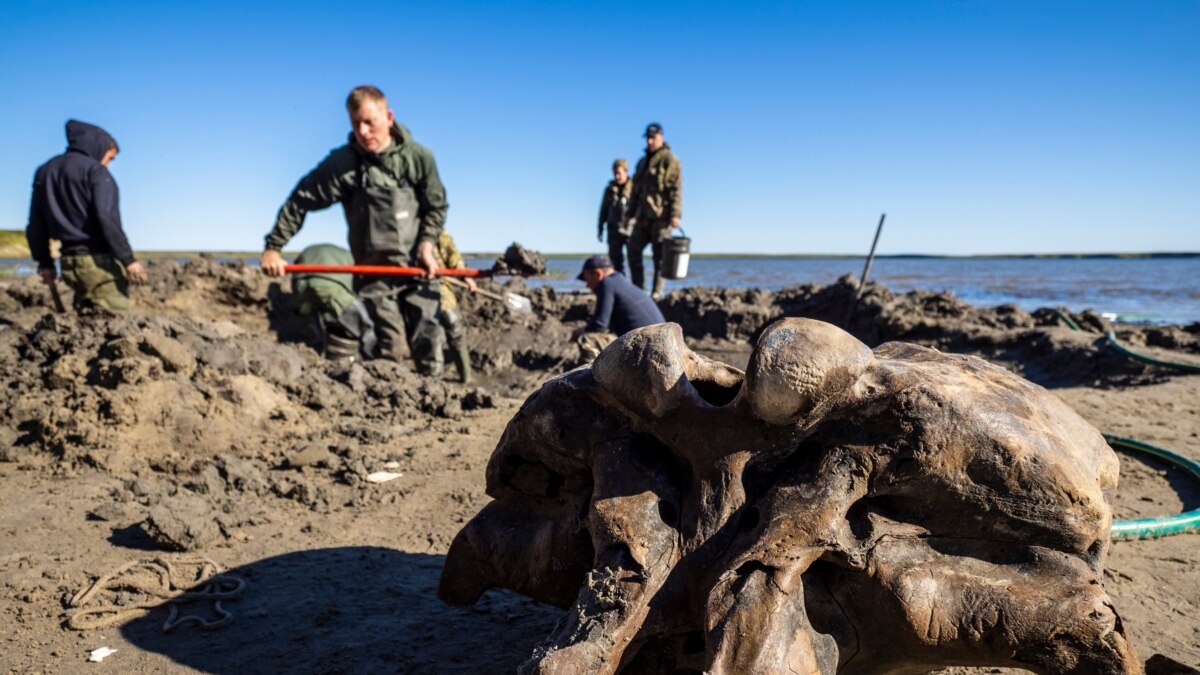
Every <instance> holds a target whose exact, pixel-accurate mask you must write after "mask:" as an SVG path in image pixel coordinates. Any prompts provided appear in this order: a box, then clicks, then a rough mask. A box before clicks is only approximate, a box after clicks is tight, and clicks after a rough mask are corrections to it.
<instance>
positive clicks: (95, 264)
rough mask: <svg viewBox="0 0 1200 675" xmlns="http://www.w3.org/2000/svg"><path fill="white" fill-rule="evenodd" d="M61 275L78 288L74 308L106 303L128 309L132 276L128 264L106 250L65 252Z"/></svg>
mask: <svg viewBox="0 0 1200 675" xmlns="http://www.w3.org/2000/svg"><path fill="white" fill-rule="evenodd" d="M61 264H62V279H63V281H64V282H65V283H66V284H67V285H68V286H70V287H71V290H72V291H74V292H75V300H74V302H73V304H74V305H75V309H77V310H79V309H83V308H84V307H103V308H104V309H107V310H110V311H113V312H128V311H129V277H127V276H126V275H125V266H124V265H122V264H121V262H120V261H119V260H117V259H116V258H114V257H112V256H111V255H109V254H107V253H83V254H77V255H76V254H72V255H64V256H63V257H62V260H61Z"/></svg>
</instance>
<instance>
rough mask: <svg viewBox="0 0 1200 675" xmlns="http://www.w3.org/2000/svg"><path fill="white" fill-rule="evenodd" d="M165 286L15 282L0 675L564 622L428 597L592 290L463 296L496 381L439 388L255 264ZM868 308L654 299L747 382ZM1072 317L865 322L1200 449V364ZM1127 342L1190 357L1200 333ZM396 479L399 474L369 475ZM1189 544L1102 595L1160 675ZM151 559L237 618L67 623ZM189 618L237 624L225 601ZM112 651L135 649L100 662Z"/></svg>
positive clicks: (1188, 571)
mask: <svg viewBox="0 0 1200 675" xmlns="http://www.w3.org/2000/svg"><path fill="white" fill-rule="evenodd" d="M150 272H151V275H152V280H153V281H152V283H151V285H150V286H149V287H146V288H139V289H135V294H134V301H135V311H134V313H133V314H132V315H130V316H127V317H112V316H104V315H84V316H75V315H74V314H67V315H57V314H55V313H54V312H53V311H52V310H51V309H50V301H49V296H48V294H47V293H46V291H45V289H44V287H42V286H41V285H40V284H39V283H38V282H37V281H36V280H33V279H6V280H0V381H2V382H3V384H4V386H3V387H2V388H0V391H2V392H3V393H2V394H0V397H3V404H2V405H0V495H3V496H2V497H0V542H3V543H2V544H0V584H2V587H0V672H17V673H26V672H45V673H56V672H84V671H90V672H122V673H151V672H209V673H241V672H252V671H261V672H320V673H368V672H464V673H465V672H472V673H474V672H510V671H512V669H513V668H514V667H515V665H516V664H517V663H519V662H520V661H521V660H523V659H524V658H525V657H526V656H527V655H528V654H529V652H530V650H531V648H532V647H533V645H534V644H535V643H536V642H537V641H538V640H539V639H540V638H541V637H543V636H544V635H545V634H546V633H548V632H549V630H550V628H551V626H552V625H553V623H554V620H555V618H556V616H557V614H558V611H557V610H555V609H554V608H551V607H546V606H543V605H539V604H537V603H534V602H532V601H530V600H527V599H525V598H522V597H520V596H517V595H515V594H512V593H508V592H490V593H488V594H487V595H486V596H485V599H484V600H483V601H482V602H481V603H480V604H478V605H477V606H475V607H473V608H471V609H468V610H462V609H455V608H450V607H447V606H445V605H443V604H442V603H441V602H440V601H438V599H437V598H436V595H435V593H434V591H435V588H436V585H437V579H438V574H439V572H440V567H441V562H442V559H443V555H444V553H445V551H446V549H447V547H448V545H449V543H450V541H451V539H452V538H453V536H454V535H455V533H456V532H457V531H458V528H459V527H461V525H462V523H464V522H465V521H466V520H467V519H469V518H470V517H471V516H472V515H474V513H475V512H477V511H478V509H479V508H481V507H482V505H484V504H485V503H487V501H488V500H489V498H488V497H487V495H486V494H484V492H483V483H484V479H483V473H484V467H485V466H486V463H487V460H488V457H489V455H490V453H491V450H492V448H493V447H494V445H495V442H496V440H497V439H498V437H499V435H500V433H501V431H502V430H503V428H504V425H505V424H506V423H507V421H508V419H509V418H510V417H511V416H512V415H513V413H514V412H515V411H516V409H517V407H518V406H519V405H520V402H521V401H522V400H523V399H524V398H525V397H526V396H528V395H529V394H530V393H531V392H532V391H533V390H534V389H536V387H537V386H538V384H539V383H540V382H542V381H543V380H545V379H546V378H548V377H551V376H553V375H555V374H558V373H561V372H563V371H564V370H565V369H567V368H569V367H570V365H571V362H572V360H573V359H574V356H575V350H574V348H573V347H571V346H570V345H569V344H568V342H567V338H568V336H569V334H570V331H571V329H572V328H573V327H574V326H576V325H579V322H581V321H583V320H584V319H585V318H586V317H587V315H588V312H589V308H590V299H589V298H588V297H587V296H585V295H581V294H558V293H555V292H553V291H552V290H549V289H537V290H530V289H526V288H523V287H522V285H521V284H520V282H512V283H511V288H512V289H514V290H517V291H518V292H522V293H525V294H527V295H529V296H530V297H531V298H532V299H533V301H534V305H535V308H536V311H535V312H534V313H533V314H530V315H516V314H509V313H508V312H506V311H505V310H504V309H503V307H502V306H500V305H499V304H498V303H493V302H491V301H489V300H486V299H482V298H479V297H470V298H467V299H465V301H464V307H465V312H466V315H467V318H468V325H469V326H470V331H471V332H470V338H469V339H470V341H471V344H472V360H473V362H474V365H475V368H476V370H477V372H478V376H477V381H476V382H475V383H473V384H472V385H470V386H465V387H464V386H462V385H460V384H458V383H456V382H454V381H453V379H452V377H453V376H452V374H451V369H448V370H447V379H446V380H444V381H441V382H434V381H429V380H423V379H421V378H419V377H417V376H416V375H415V374H413V373H412V372H411V370H410V369H409V367H408V366H407V365H405V364H394V363H390V362H381V361H372V362H366V363H357V364H352V365H338V364H330V363H326V362H325V361H323V360H322V359H321V358H320V357H319V356H318V354H317V353H316V352H314V351H313V350H312V348H311V347H310V346H309V345H308V344H307V342H306V341H307V340H308V339H309V337H310V336H309V331H308V329H307V327H306V326H305V324H304V323H303V322H302V321H300V320H298V319H297V318H296V317H295V316H294V315H293V314H292V311H291V296H290V294H289V293H288V290H287V288H286V286H281V285H280V284H279V283H278V282H272V281H270V280H268V279H266V278H264V277H263V276H261V275H260V274H259V272H258V271H257V270H256V269H254V268H251V267H245V266H240V265H221V264H217V263H215V262H213V261H211V260H206V259H197V260H194V261H192V262H189V263H178V262H172V261H164V262H155V263H153V264H152V265H151V267H150ZM489 283H491V282H489ZM852 293H853V280H852V279H842V280H838V281H836V282H834V283H830V284H828V285H824V286H817V285H806V286H796V287H793V288H789V289H786V290H784V291H781V292H779V293H770V292H766V291H754V290H730V289H686V290H683V291H677V292H675V293H672V294H671V295H670V296H668V297H667V298H666V299H665V300H664V301H663V302H662V306H663V310H664V313H665V315H666V316H667V318H668V319H669V320H672V321H676V322H678V323H680V324H681V325H682V326H683V328H684V331H685V335H687V337H688V339H689V341H690V342H691V343H692V344H693V345H694V346H695V347H696V348H697V349H699V350H701V351H703V352H704V353H706V354H708V355H709V356H712V357H714V358H718V359H721V360H723V361H726V362H728V363H731V364H733V365H736V366H739V367H741V366H743V365H744V363H745V360H746V358H747V357H748V355H749V351H750V344H751V343H752V341H753V340H754V339H755V337H756V336H757V335H758V334H759V333H760V332H761V331H762V329H763V328H764V327H765V326H766V325H767V324H768V323H769V322H770V321H772V320H774V319H775V318H778V317H780V316H807V317H812V318H817V319H823V320H827V321H831V322H833V323H838V324H841V323H842V322H843V321H844V319H845V314H846V311H847V308H848V306H849V302H850V298H851V297H852ZM65 295H66V296H67V297H66V298H65V299H66V300H67V302H68V304H69V303H70V298H69V293H67V294H65ZM1070 316H1071V318H1072V319H1073V320H1074V321H1075V322H1076V323H1077V324H1078V325H1079V326H1080V327H1081V329H1082V330H1072V329H1071V328H1069V327H1067V325H1066V322H1065V321H1064V319H1063V316H1062V315H1060V314H1058V313H1056V312H1054V311H1053V310H1050V309H1046V310H1039V311H1038V312H1034V313H1032V314H1031V313H1027V312H1024V311H1022V310H1019V309H1017V308H1015V307H997V308H978V307H972V306H970V305H967V304H965V303H963V302H961V301H959V300H957V299H956V298H954V297H953V296H950V295H948V294H944V293H921V292H914V293H908V294H895V293H892V292H891V291H889V290H888V289H886V288H883V287H880V286H876V285H868V287H867V289H866V292H865V293H864V295H863V298H862V299H861V301H860V303H859V305H858V309H857V311H856V312H855V314H854V316H853V318H852V320H851V322H850V324H849V325H850V328H851V331H852V332H853V333H854V334H855V335H857V336H858V337H859V338H860V339H862V340H864V341H865V342H867V343H868V344H870V345H872V346H875V345H877V344H880V343H881V342H885V341H889V340H905V341H912V342H918V343H921V344H925V345H929V346H934V347H937V348H939V349H942V350H944V351H954V352H963V353H971V354H977V355H980V356H983V357H985V358H988V359H991V360H994V361H997V362H999V363H1001V364H1003V365H1005V366H1006V367H1009V368H1010V369H1012V370H1014V371H1015V372H1018V373H1019V374H1021V375H1023V376H1025V377H1027V378H1029V379H1031V380H1033V381H1034V382H1037V383H1038V384H1041V385H1043V386H1045V387H1047V388H1050V389H1051V390H1052V391H1053V392H1054V393H1055V394H1057V395H1058V396H1060V397H1062V398H1063V399H1064V400H1065V401H1067V402H1068V403H1069V404H1070V405H1071V406H1072V407H1074V408H1075V409H1076V410H1077V411H1079V412H1080V414H1082V415H1083V416H1084V417H1085V418H1086V419H1088V420H1089V421H1091V422H1092V423H1093V424H1094V425H1096V426H1097V427H1098V428H1099V429H1101V430H1102V431H1106V432H1110V433H1115V434H1119V435H1123V436H1132V437H1136V438H1140V439H1143V440H1145V441H1148V442H1151V443H1155V444H1159V445H1162V446H1165V447H1168V448H1171V449H1173V450H1175V451H1177V452H1180V453H1182V454H1185V455H1188V456H1190V457H1193V458H1200V375H1180V374H1173V373H1170V372H1168V371H1163V370H1160V369H1157V368H1154V367H1152V366H1145V365H1142V364H1138V363H1136V362H1132V361H1129V360H1128V359H1126V358H1124V357H1122V356H1120V355H1118V354H1116V353H1115V352H1114V351H1112V350H1111V349H1109V348H1107V347H1106V345H1105V341H1104V335H1103V332H1104V330H1106V329H1107V328H1108V326H1106V325H1105V324H1104V322H1103V320H1102V319H1101V318H1100V317H1098V316H1095V315H1091V314H1087V313H1084V314H1075V315H1070ZM1117 333H1118V335H1119V336H1120V337H1121V339H1122V340H1123V341H1124V342H1125V343H1127V344H1128V345H1130V346H1131V347H1135V348H1137V349H1139V350H1144V351H1147V352H1153V353H1155V354H1158V355H1160V356H1167V355H1170V356H1171V357H1172V358H1179V359H1190V360H1192V361H1193V362H1200V326H1197V325H1192V326H1175V327H1157V328H1146V327H1140V328H1139V327H1129V326H1118V327H1117ZM1121 460H1122V474H1121V487H1120V490H1119V493H1118V495H1117V499H1116V504H1115V508H1116V514H1117V517H1118V518H1134V517H1146V516H1152V515H1159V514H1166V513H1175V512H1179V511H1180V510H1184V509H1193V508H1197V507H1200V489H1198V488H1197V487H1196V486H1195V485H1194V484H1192V483H1190V482H1189V481H1188V479H1186V477H1184V476H1183V475H1181V473H1180V472H1178V471H1176V470H1174V469H1170V468H1168V467H1166V466H1165V465H1161V464H1158V463H1154V462H1149V461H1143V460H1140V459H1138V458H1136V457H1133V456H1127V455H1122V456H1121ZM381 471H386V472H389V473H392V474H400V476H399V477H396V478H393V479H391V480H388V481H386V482H379V483H377V482H372V480H371V476H372V475H373V474H376V473H377V472H381ZM1198 541H1200V539H1198V538H1197V535H1195V534H1189V535H1182V536H1176V537H1171V538H1167V539H1162V540H1156V541H1143V542H1122V543H1117V544H1115V545H1114V547H1113V551H1112V554H1111V556H1110V559H1109V561H1108V569H1107V571H1106V574H1105V585H1106V588H1107V590H1108V591H1109V593H1110V594H1111V595H1112V596H1113V598H1114V602H1115V603H1116V606H1117V609H1118V611H1119V612H1120V613H1121V616H1122V618H1123V620H1124V621H1125V622H1126V624H1127V626H1128V628H1129V631H1130V633H1131V634H1132V636H1133V639H1134V642H1135V645H1136V646H1137V648H1138V650H1139V653H1140V655H1141V657H1142V658H1143V659H1152V658H1153V659H1154V660H1153V661H1152V663H1151V667H1150V669H1151V671H1152V672H1172V671H1171V670H1170V667H1171V666H1169V664H1170V662H1172V661H1174V662H1177V663H1180V664H1185V665H1187V666H1192V667H1196V666H1200V646H1198V645H1200V619H1197V617H1198V616H1200V576H1197V573H1196V569H1197V564H1198V563H1200V546H1198V545H1197V542H1198ZM156 557H162V558H164V559H166V560H168V561H176V562H177V563H178V564H183V562H184V561H186V560H188V559H194V558H197V557H206V558H208V559H211V560H212V561H214V562H216V563H217V564H219V565H220V566H221V567H222V568H223V569H225V570H227V571H228V572H229V573H230V574H231V575H233V576H235V577H237V578H240V579H242V580H244V581H245V588H244V590H243V591H242V592H241V593H240V597H238V598H237V599H232V600H229V601H226V602H224V603H223V607H224V608H225V609H226V610H228V611H229V612H230V613H231V615H232V619H231V620H230V621H229V623H228V625H226V626H225V627H223V628H220V629H217V630H212V631H205V630H202V629H200V628H199V627H197V626H196V625H181V626H180V627H178V628H176V629H174V630H172V631H171V632H169V633H164V632H163V630H162V626H163V623H164V621H165V620H167V619H168V617H169V611H168V610H167V609H166V608H164V607H159V608H157V609H153V610H151V611H149V612H148V613H145V614H144V616H139V617H135V618H128V619H127V620H126V619H124V618H123V619H122V620H121V621H120V622H118V623H116V624H114V625H112V626H110V627H105V628H97V629H92V630H86V631H75V630H71V629H69V628H66V627H64V622H65V620H66V618H67V616H68V615H69V614H70V612H69V611H68V607H67V606H68V604H69V603H70V600H71V598H72V596H74V595H75V594H77V593H78V592H80V591H81V590H82V589H84V588H86V587H87V586H88V585H89V584H90V583H91V582H92V581H94V580H95V579H97V578H99V577H101V576H103V575H105V574H108V573H110V572H112V571H114V570H116V569H118V568H120V567H121V566H123V565H127V564H129V563H132V562H135V561H138V560H143V559H145V560H153V559H155V558H156ZM145 599H146V592H145V590H144V589H142V590H139V589H138V588H136V587H132V586H131V587H129V588H118V589H115V590H114V591H113V592H111V593H108V594H106V596H105V598H104V600H105V601H106V602H109V603H111V604H112V605H113V606H115V607H117V608H130V609H132V608H133V607H134V605H136V604H138V603H139V602H141V601H143V600H145ZM189 613H190V614H193V615H196V616H198V617H206V618H208V619H215V618H219V617H220V616H221V615H220V613H219V612H216V610H215V607H214V606H213V602H212V601H200V602H195V603H192V604H191V605H188V606H186V607H185V608H184V610H183V614H184V615H188V614H189ZM131 616H132V615H131ZM101 646H108V647H112V648H115V649H117V652H116V653H115V654H113V655H111V656H109V657H107V658H106V659H105V660H104V661H103V662H102V663H98V664H97V663H87V662H86V657H87V654H88V653H89V652H90V651H91V650H93V649H96V648H98V647H101ZM952 672H979V671H967V670H964V669H957V670H954V671H952ZM982 672H989V671H982ZM1179 672H1188V671H1186V670H1184V671H1179Z"/></svg>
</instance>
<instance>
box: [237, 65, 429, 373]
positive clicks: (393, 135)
mask: <svg viewBox="0 0 1200 675" xmlns="http://www.w3.org/2000/svg"><path fill="white" fill-rule="evenodd" d="M346 112H347V113H348V114H349V116H350V128H351V131H350V138H349V142H347V143H346V144H345V145H343V146H341V147H339V148H336V149H334V150H333V152H331V153H329V156H327V157H326V158H325V159H324V160H322V161H321V163H320V164H318V165H317V167H316V168H315V169H313V170H312V171H310V172H309V173H308V175H306V176H305V177H304V178H301V179H300V182H299V184H297V185H296V188H295V189H294V190H292V194H291V195H289V196H288V198H287V201H286V202H284V204H283V207H282V208H280V209H279V215H278V216H277V217H276V219H275V227H274V228H273V229H272V230H271V232H270V233H269V234H268V235H267V237H266V242H265V243H266V247H265V249H264V250H263V254H262V258H261V260H260V265H261V267H262V270H263V272H265V273H266V274H267V275H269V276H273V277H281V276H283V274H284V266H285V265H286V262H285V261H284V259H283V256H282V255H281V254H280V251H282V250H283V247H284V246H285V245H287V243H288V241H289V240H290V239H291V238H292V237H293V236H294V235H295V234H296V233H297V232H299V231H300V227H301V226H302V225H303V224H304V219H305V217H306V216H307V214H308V212H309V211H316V210H320V209H324V208H328V207H330V206H333V205H334V204H338V203H340V204H341V205H342V209H343V211H344V212H345V215H346V225H347V226H348V228H349V239H350V253H351V254H352V255H353V256H354V262H355V263H357V264H360V265H392V266H408V265H416V266H419V267H422V268H424V269H425V272H426V277H425V278H422V279H413V278H411V277H408V278H406V277H394V276H357V277H355V278H354V291H355V293H357V294H358V296H359V297H360V298H362V299H363V301H364V302H365V303H366V305H367V309H368V310H369V311H370V313H371V320H372V321H373V322H374V323H375V338H376V352H377V355H378V356H380V357H382V358H387V359H392V360H394V361H400V360H402V359H404V358H405V357H407V356H408V354H410V353H411V355H412V358H413V361H414V362H415V365H416V370H417V372H418V373H421V374H422V375H426V376H429V377H434V378H440V377H441V373H442V344H443V341H444V340H445V332H444V331H443V330H442V327H441V325H440V324H439V323H438V314H439V312H440V304H441V303H440V298H441V285H440V284H441V282H440V281H438V280H437V279H436V278H434V277H433V274H434V271H435V270H436V269H437V261H436V250H435V249H436V245H437V240H438V235H439V234H441V232H442V228H443V225H444V223H445V222H446V209H447V208H448V205H447V203H446V189H445V188H444V187H443V186H442V179H441V178H440V177H439V176H438V170H437V164H436V163H435V162H434V159H433V153H432V152H431V151H430V150H429V148H426V147H425V146H423V145H421V144H420V143H417V142H416V141H414V140H413V137H412V134H411V133H409V131H408V129H407V128H406V127H404V126H403V125H401V124H399V123H398V122H396V119H395V115H394V114H393V113H392V110H391V109H390V108H389V107H388V101H387V97H386V96H384V95H383V92H382V91H380V90H379V89H378V88H376V87H374V86H371V85H363V86H360V87H355V88H354V89H353V90H351V91H350V95H349V96H348V97H347V98H346Z"/></svg>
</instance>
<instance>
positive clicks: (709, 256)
mask: <svg viewBox="0 0 1200 675" xmlns="http://www.w3.org/2000/svg"><path fill="white" fill-rule="evenodd" d="M299 253H300V252H299V251H284V252H283V254H284V256H285V257H292V258H294V257H295V256H297V255H299ZM202 254H203V255H211V256H212V257H214V258H246V259H257V258H258V256H259V255H261V253H260V252H247V251H204V252H198V251H140V252H138V256H140V257H143V258H190V257H195V256H199V255H202ZM501 255H502V254H501V253H500V252H498V251H483V252H474V253H472V252H464V253H463V257H464V258H498V257H500V256H501ZM542 255H544V256H546V258H547V259H548V260H582V259H583V258H586V257H588V256H590V255H595V252H583V253H544V252H542ZM865 257H866V256H865V255H862V254H849V253H821V254H816V253H693V254H692V260H736V259H739V258H758V259H762V258H770V259H775V260H853V259H856V258H857V259H860V260H861V259H863V258H865ZM875 258H876V260H889V259H891V260H914V259H917V260H1071V259H1079V260H1113V259H1135V260H1136V259H1180V258H1182V259H1194V258H1200V252H1192V253H1188V252H1154V253H988V254H979V255H928V254H923V253H892V254H888V255H876V256H875Z"/></svg>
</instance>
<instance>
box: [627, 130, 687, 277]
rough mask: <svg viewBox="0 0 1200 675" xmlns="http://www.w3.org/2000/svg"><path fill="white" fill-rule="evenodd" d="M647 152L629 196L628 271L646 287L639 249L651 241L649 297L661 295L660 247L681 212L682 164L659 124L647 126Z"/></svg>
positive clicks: (638, 167) (661, 250)
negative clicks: (664, 137)
mask: <svg viewBox="0 0 1200 675" xmlns="http://www.w3.org/2000/svg"><path fill="white" fill-rule="evenodd" d="M645 135H646V154H645V155H644V156H643V157H642V158H641V159H640V160H638V164H637V171H636V172H635V173H634V175H633V194H632V195H631V196H630V199H629V204H630V207H629V210H630V213H629V227H631V228H632V229H633V232H632V233H631V234H630V237H629V274H630V277H631V278H632V281H633V283H634V285H635V286H637V287H638V288H642V289H644V288H646V277H645V265H644V264H643V262H642V252H643V249H645V248H646V244H650V251H651V255H653V256H654V285H653V286H652V291H651V297H652V298H654V299H655V300H659V299H661V298H662V291H663V283H664V281H663V270H662V262H663V249H664V245H665V242H666V241H667V240H668V239H670V238H671V231H672V230H674V229H675V228H677V227H679V223H680V218H681V217H682V216H683V168H682V166H681V165H680V163H679V158H678V157H676V156H675V153H673V152H671V146H669V145H667V143H666V141H664V140H663V128H662V125H661V124H659V123H657V122H652V123H650V125H649V126H647V127H646V134H645Z"/></svg>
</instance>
